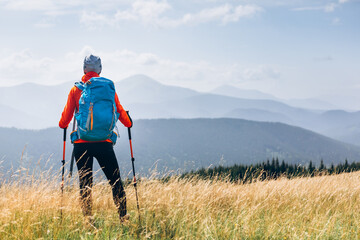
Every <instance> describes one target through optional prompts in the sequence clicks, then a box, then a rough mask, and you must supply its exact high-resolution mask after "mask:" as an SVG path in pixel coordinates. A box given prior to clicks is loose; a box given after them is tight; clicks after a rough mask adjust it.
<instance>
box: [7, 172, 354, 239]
mask: <svg viewBox="0 0 360 240" xmlns="http://www.w3.org/2000/svg"><path fill="white" fill-rule="evenodd" d="M23 172H24V170H23ZM16 179H17V180H16V181H3V182H2V183H1V186H0V239H360V209H359V208H360V199H359V195H360V172H353V173H346V174H340V175H331V176H318V177H313V178H295V179H286V178H282V179H278V180H269V181H258V182H253V183H247V184H237V183H231V182H227V181H220V180H217V181H216V180H215V181H210V180H200V179H196V178H192V179H180V178H178V177H172V178H170V179H169V180H168V181H165V182H164V181H160V180H157V179H141V181H140V182H139V183H138V192H139V200H140V208H141V215H142V216H141V218H142V221H143V222H142V223H141V225H139V223H138V221H137V219H138V218H137V209H136V200H135V193H134V188H133V186H132V185H128V186H126V189H125V190H126V193H127V200H128V211H129V214H130V216H131V218H130V221H129V223H127V224H125V225H120V223H119V219H118V216H117V212H116V209H115V206H114V203H113V200H112V194H111V189H110V187H109V186H108V184H107V183H106V182H104V181H102V182H98V183H96V184H95V186H94V188H93V203H94V216H95V222H94V223H93V224H88V223H87V221H85V219H84V217H83V216H82V212H81V209H80V204H79V191H78V186H77V183H76V181H69V182H67V183H66V188H65V193H64V196H63V206H62V208H63V217H62V219H60V207H61V206H60V203H61V201H60V200H61V192H60V184H59V181H58V180H59V179H60V175H59V174H58V173H57V174H55V175H52V174H50V173H47V172H45V173H42V174H40V176H35V175H31V174H29V173H27V174H25V175H24V176H23V177H21V176H18V178H16Z"/></svg>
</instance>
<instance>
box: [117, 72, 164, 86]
mask: <svg viewBox="0 0 360 240" xmlns="http://www.w3.org/2000/svg"><path fill="white" fill-rule="evenodd" d="M120 82H121V83H125V84H131V85H133V84H141V85H143V84H152V85H163V84H161V83H159V82H158V81H156V80H154V79H153V78H151V77H149V76H146V75H144V74H136V75H132V76H130V77H127V78H125V79H123V80H121V81H120Z"/></svg>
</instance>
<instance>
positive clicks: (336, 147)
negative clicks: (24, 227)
mask: <svg viewBox="0 0 360 240" xmlns="http://www.w3.org/2000/svg"><path fill="white" fill-rule="evenodd" d="M118 125H119V130H120V138H119V140H118V143H117V144H116V145H115V147H114V149H115V152H116V155H117V158H118V162H119V165H120V168H121V172H122V174H123V176H128V175H129V173H131V172H130V171H131V161H130V149H129V142H128V136H127V132H126V128H124V127H123V126H122V125H121V124H118ZM62 134H63V132H62V129H60V128H56V127H53V128H48V129H42V130H20V129H16V128H0V140H1V143H2V144H1V145H0V153H1V154H0V162H2V163H1V164H0V175H1V174H6V173H7V174H9V171H10V172H11V171H13V170H14V169H15V170H16V169H18V168H19V166H20V167H21V168H24V169H30V171H37V172H39V171H40V170H44V169H49V168H53V169H55V170H57V169H60V167H61V159H62V147H63V146H62V141H63V135H62ZM68 134H69V133H68ZM67 139H69V137H68V138H67ZM132 142H133V150H134V156H135V166H136V169H137V172H138V173H141V174H146V175H148V174H151V171H152V170H155V169H157V171H158V172H160V173H169V172H173V171H180V172H184V171H189V170H196V169H198V168H202V167H205V168H207V167H209V166H212V165H224V166H231V165H233V164H254V163H259V162H263V161H266V160H267V159H269V160H271V159H272V158H279V160H285V161H286V162H288V163H297V164H304V165H306V164H308V163H309V161H313V163H314V164H316V165H318V164H319V163H320V161H321V160H323V161H324V163H325V164H326V165H330V164H331V163H334V164H337V163H339V162H344V160H345V159H347V160H348V161H349V162H353V161H358V160H359V159H360V147H359V146H354V145H351V144H346V143H343V142H340V141H337V140H333V139H331V138H328V137H325V136H322V135H320V134H317V133H314V132H312V131H309V130H306V129H302V128H300V127H294V126H290V125H286V124H283V123H270V122H256V121H248V120H242V119H228V118H218V119H152V120H136V121H134V127H133V129H132ZM71 151H72V146H71V144H70V143H69V141H67V147H66V162H67V166H66V169H69V166H68V164H69V159H70V156H71ZM97 169H98V166H97Z"/></svg>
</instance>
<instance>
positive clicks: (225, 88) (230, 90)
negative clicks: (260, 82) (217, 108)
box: [211, 84, 276, 100]
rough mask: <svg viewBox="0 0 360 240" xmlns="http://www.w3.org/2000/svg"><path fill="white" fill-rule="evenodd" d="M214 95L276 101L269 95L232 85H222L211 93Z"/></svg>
mask: <svg viewBox="0 0 360 240" xmlns="http://www.w3.org/2000/svg"><path fill="white" fill-rule="evenodd" d="M211 93H214V94H220V95H225V96H229V97H236V98H247V99H271V100H276V98H275V97H274V96H272V95H271V94H267V93H263V92H261V91H259V90H256V89H241V88H238V87H235V86H232V85H228V84H224V85H221V86H219V87H217V88H215V89H213V90H212V91H211Z"/></svg>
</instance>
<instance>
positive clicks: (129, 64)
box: [0, 46, 280, 90]
mask: <svg viewBox="0 0 360 240" xmlns="http://www.w3.org/2000/svg"><path fill="white" fill-rule="evenodd" d="M90 53H93V54H96V55H99V56H100V57H101V59H102V63H103V71H102V74H103V75H104V76H105V77H109V78H110V79H113V80H114V81H119V80H121V79H123V78H125V77H128V76H131V75H134V74H145V75H148V76H150V77H153V78H155V79H157V80H159V81H161V82H163V83H164V84H169V85H178V86H183V87H190V88H195V89H198V90H210V89H211V88H214V87H217V86H219V85H222V84H235V85H236V84H241V83H244V82H259V81H260V82H261V81H265V82H266V81H273V80H276V79H278V78H279V77H280V72H279V70H277V69H276V68H274V67H273V66H268V65H259V66H251V67H249V66H243V65H239V64H236V63H235V64H229V65H225V64H224V65H217V64H213V63H210V62H207V61H191V62H184V61H178V60H173V59H164V58H161V57H160V56H158V55H156V54H154V53H146V52H145V53H137V52H134V51H130V50H127V49H123V50H117V51H112V52H103V51H100V52H99V51H96V50H94V49H93V48H92V47H90V46H85V47H84V48H83V49H81V50H80V51H79V52H69V53H67V54H65V55H64V56H63V57H59V58H56V59H52V58H48V57H38V56H36V55H35V54H34V53H32V52H30V51H29V50H23V51H20V52H13V53H10V52H7V53H0V59H1V60H0V71H1V73H2V79H1V81H2V82H0V85H2V86H4V85H15V84H19V83H23V82H35V83H39V84H58V83H61V82H67V81H75V80H76V79H80V77H81V75H82V62H83V58H84V56H86V55H88V54H90ZM49 81H51V82H49Z"/></svg>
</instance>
